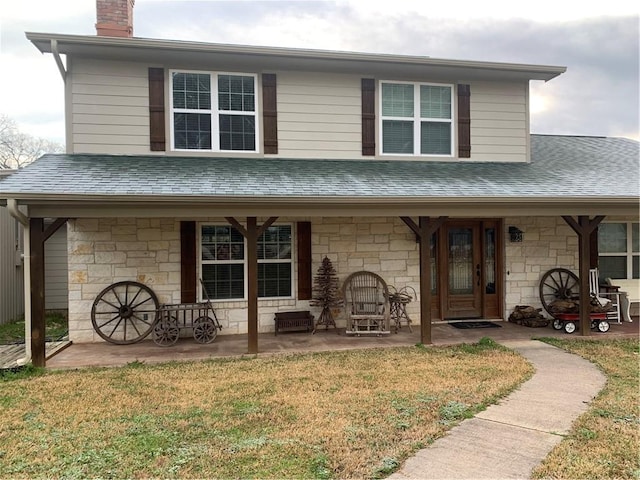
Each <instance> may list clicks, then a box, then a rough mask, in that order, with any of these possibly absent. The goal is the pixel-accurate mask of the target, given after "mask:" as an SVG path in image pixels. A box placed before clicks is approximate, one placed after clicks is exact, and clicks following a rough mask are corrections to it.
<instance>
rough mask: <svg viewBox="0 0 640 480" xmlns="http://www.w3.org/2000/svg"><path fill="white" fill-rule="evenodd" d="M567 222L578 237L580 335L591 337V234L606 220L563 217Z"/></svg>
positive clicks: (598, 217) (601, 217)
mask: <svg viewBox="0 0 640 480" xmlns="http://www.w3.org/2000/svg"><path fill="white" fill-rule="evenodd" d="M562 218H563V219H564V221H565V222H567V224H568V225H569V226H570V227H571V228H572V229H573V231H574V232H576V234H577V235H578V261H579V269H578V271H579V275H578V276H579V278H580V300H579V301H580V310H579V312H580V335H583V336H588V335H591V318H590V315H589V314H590V313H591V308H590V304H591V296H590V295H589V268H590V267H591V264H590V259H591V234H592V233H593V232H594V230H595V229H596V228H598V225H599V224H600V222H602V220H603V219H604V215H601V216H597V217H594V218H593V219H589V217H588V216H586V215H579V216H578V220H577V221H576V220H575V219H574V218H573V217H572V216H568V215H567V216H563V217H562Z"/></svg>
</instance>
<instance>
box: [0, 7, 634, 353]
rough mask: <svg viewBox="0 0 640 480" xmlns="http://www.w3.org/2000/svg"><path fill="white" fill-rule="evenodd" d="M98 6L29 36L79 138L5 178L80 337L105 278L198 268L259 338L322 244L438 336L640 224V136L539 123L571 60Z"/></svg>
mask: <svg viewBox="0 0 640 480" xmlns="http://www.w3.org/2000/svg"><path fill="white" fill-rule="evenodd" d="M97 4H98V23H97V25H96V27H97V35H96V36H84V35H66V34H50V33H27V38H28V39H29V40H30V41H31V42H32V43H33V44H34V45H35V47H36V48H38V49H39V50H40V51H41V52H43V53H50V54H52V57H53V59H54V60H55V61H56V63H57V65H58V67H59V69H60V73H61V75H62V76H63V78H64V88H65V99H66V100H65V115H66V117H65V118H66V145H67V153H66V154H62V155H45V156H44V157H42V158H41V159H39V160H38V161H36V162H35V163H33V164H32V165H30V166H28V167H27V168H25V169H23V170H22V171H20V172H18V173H16V174H14V175H12V176H11V177H9V178H8V179H6V180H4V181H2V182H0V196H1V197H2V198H4V199H6V202H7V204H8V205H10V206H12V207H13V209H14V210H15V209H16V208H22V209H23V211H25V212H26V213H25V216H26V217H27V218H28V219H29V226H30V228H29V234H30V236H31V239H32V245H33V247H32V252H35V253H34V255H35V257H36V258H37V256H38V251H39V250H38V249H39V245H41V244H42V243H43V242H44V238H46V236H47V235H48V234H49V233H50V231H45V230H44V229H43V227H42V219H43V218H56V219H58V220H59V221H58V222H57V224H61V223H64V222H65V221H66V223H67V226H68V263H69V329H70V332H69V333H70V338H71V340H73V341H74V342H93V341H102V339H101V338H100V337H99V336H98V335H97V334H96V331H95V329H94V328H92V322H91V318H90V312H91V309H92V304H93V302H94V299H95V298H96V296H97V295H98V294H99V293H100V292H101V291H102V290H103V289H104V288H106V287H108V286H109V285H111V284H113V283H114V282H119V281H130V280H134V281H137V282H140V283H142V284H145V285H148V286H149V287H150V288H151V289H152V290H153V292H155V293H156V294H157V296H158V298H159V301H160V302H162V303H179V302H194V301H199V300H202V298H203V291H202V288H201V287H200V284H199V281H198V280H199V279H202V280H203V282H204V285H205V286H206V289H207V291H208V293H209V296H210V297H212V299H213V300H214V302H215V305H216V309H217V312H218V317H219V319H220V320H221V322H222V324H223V327H224V329H223V330H222V334H238V333H246V334H247V336H248V344H249V351H250V352H255V351H257V349H258V345H257V334H258V332H267V331H272V330H273V314H274V312H277V311H279V310H301V309H309V300H310V299H311V296H312V287H313V275H314V273H315V272H316V270H317V267H318V266H319V265H320V263H321V261H322V259H323V258H324V257H325V256H327V257H329V258H330V260H331V261H332V262H333V265H334V267H335V269H336V271H337V273H338V276H339V277H340V279H344V278H345V277H347V276H348V275H349V274H350V273H352V272H355V271H359V270H369V271H373V272H376V273H378V274H379V275H381V276H382V277H383V278H384V279H385V280H386V281H387V283H389V284H391V285H394V286H396V287H402V286H405V285H409V286H412V287H414V288H415V290H416V291H417V292H418V296H419V299H418V301H415V302H412V303H411V304H410V305H409V310H410V312H409V313H410V315H411V316H412V317H413V318H414V321H416V323H418V322H419V323H420V324H421V338H422V341H423V342H425V343H429V342H430V341H431V323H432V322H434V321H442V320H449V319H460V318H485V319H503V318H506V316H508V315H509V312H510V311H511V310H512V309H513V307H514V306H515V305H519V304H531V305H539V303H540V299H539V293H538V292H539V282H540V278H541V276H542V275H543V274H544V273H545V272H546V271H547V270H549V269H552V268H555V267H565V268H568V269H571V270H573V271H580V272H582V273H584V272H586V271H588V270H585V268H586V269H588V268H589V266H590V265H592V264H593V263H594V262H595V263H597V248H596V245H595V244H594V242H593V240H594V238H595V234H594V233H593V232H594V231H595V229H596V227H597V226H598V224H599V223H600V222H601V221H603V219H604V221H615V222H616V224H622V225H624V226H625V229H626V230H625V232H627V231H628V236H629V239H631V235H632V232H635V233H633V234H634V235H637V226H638V143H637V142H634V141H631V140H626V139H614V138H596V137H575V136H545V135H531V134H530V129H529V115H530V105H529V84H530V82H531V81H549V80H552V79H553V78H555V77H556V76H558V75H560V74H562V73H563V72H564V71H565V67H560V66H546V65H523V64H513V63H496V62H480V61H462V60H446V59H438V58H431V57H416V56H401V55H383V54H367V53H353V52H337V51H321V50H302V49H294V48H271V47H255V46H242V45H226V44H210V43H199V42H187V41H174V40H158V39H147V38H137V37H134V36H133V27H132V7H133V1H132V0H109V1H105V0H101V1H99V2H97ZM63 56H64V57H66V58H65V59H63V58H62V57H63ZM57 224H56V223H54V224H53V225H52V226H53V227H55V226H56V225H57ZM627 227H628V228H627ZM625 235H627V233H625ZM634 238H635V237H634ZM624 241H625V242H626V238H625V240H624ZM629 241H630V242H632V241H633V242H636V243H634V244H633V245H637V238H636V239H631V240H629ZM633 248H636V247H633ZM622 256H623V257H624V258H623V259H622V260H621V261H623V262H625V268H626V265H627V264H629V268H628V271H629V276H631V271H632V270H633V271H635V270H637V263H638V253H637V251H636V252H635V254H634V252H632V251H628V252H625V253H622ZM592 257H593V258H592ZM634 269H635V270H634ZM33 270H34V271H32V274H31V282H32V297H31V298H32V302H34V303H35V306H33V312H34V313H33V315H34V321H33V323H34V327H33V332H34V335H35V336H36V337H38V338H40V337H41V335H39V334H38V333H37V331H38V328H40V326H39V325H40V324H39V322H40V321H39V320H38V308H39V307H38V306H37V305H38V302H39V301H40V300H39V296H38V295H39V294H38V293H37V292H38V291H40V290H42V288H41V287H42V285H41V282H42V275H41V272H39V268H38V267H37V265H36V266H35V267H34V269H33ZM626 274H627V273H626V271H625V275H626ZM585 277H586V275H585ZM581 279H582V277H581ZM584 281H586V279H585V280H584ZM582 285H583V286H584V285H585V284H584V283H582ZM34 292H35V293H34ZM585 295H586V294H585ZM583 319H584V318H583ZM140 320H141V321H143V320H147V319H140ZM587 320H588V319H587ZM340 321H341V320H340V319H338V323H339V324H340ZM585 324H586V323H583V324H582V326H583V327H584V325H585ZM115 328H122V326H121V325H114V329H115ZM585 330H586V331H587V332H588V326H587V327H586V328H585ZM583 333H584V330H583ZM34 345H35V344H34ZM38 348H39V347H38ZM34 355H35V353H34Z"/></svg>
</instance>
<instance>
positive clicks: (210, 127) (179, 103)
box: [169, 71, 259, 152]
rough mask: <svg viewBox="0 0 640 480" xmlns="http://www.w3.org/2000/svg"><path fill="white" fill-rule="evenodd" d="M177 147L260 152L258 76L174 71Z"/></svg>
mask: <svg viewBox="0 0 640 480" xmlns="http://www.w3.org/2000/svg"><path fill="white" fill-rule="evenodd" d="M169 77H170V82H171V85H170V89H171V138H172V145H173V149H174V150H187V151H191V150H200V151H212V152H225V151H245V152H257V151H258V138H257V137H258V133H257V132H258V131H259V129H258V125H257V123H258V116H257V114H256V112H257V110H258V107H257V105H258V103H257V87H256V85H257V77H256V75H253V74H236V73H218V72H194V71H171V74H170V76H169Z"/></svg>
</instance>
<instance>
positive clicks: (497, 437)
mask: <svg viewBox="0 0 640 480" xmlns="http://www.w3.org/2000/svg"><path fill="white" fill-rule="evenodd" d="M501 343H502V344H503V345H504V346H506V347H508V348H511V349H513V350H515V351H517V352H518V353H520V354H521V355H522V356H524V357H525V358H526V359H527V360H528V361H529V362H531V363H532V364H533V366H534V368H535V373H534V375H533V377H532V378H531V379H529V380H528V381H527V382H525V383H524V384H522V386H521V387H520V388H519V389H518V390H517V391H515V392H513V393H512V394H511V395H509V396H508V397H507V398H505V399H504V400H502V401H501V402H500V403H499V404H497V405H492V406H490V407H489V408H487V409H486V410H485V411H483V412H480V413H479V414H478V415H476V416H475V417H474V418H471V419H469V420H465V421H463V422H462V423H461V424H460V425H458V426H457V427H455V428H453V429H452V430H451V431H450V432H449V433H448V434H447V435H446V436H444V437H442V438H440V439H438V440H436V441H435V442H434V443H433V444H431V445H430V446H429V447H428V448H425V449H423V450H420V451H419V452H418V453H417V454H416V455H415V456H414V457H411V458H409V459H408V460H407V461H406V462H405V463H404V465H403V466H402V467H401V468H400V470H398V471H397V472H395V473H394V474H393V475H391V476H390V477H388V478H390V479H394V480H405V479H420V480H423V479H479V478H491V479H505V478H520V479H522V478H529V476H530V474H531V471H532V470H533V469H534V468H535V467H536V466H537V465H538V464H539V463H540V462H541V461H542V460H543V459H544V458H545V457H546V456H547V454H548V453H549V452H550V451H551V449H552V448H553V447H554V446H555V445H557V444H558V443H560V441H561V440H562V438H563V435H566V434H567V433H568V432H569V430H570V428H571V424H572V423H573V421H574V420H575V419H576V418H577V417H578V416H580V415H581V414H582V413H583V412H585V411H586V410H587V408H588V403H589V402H590V401H591V400H592V399H593V398H594V397H595V396H596V395H597V394H598V392H599V391H600V390H601V389H602V388H603V387H604V385H605V382H606V377H605V376H604V374H603V373H602V372H600V370H598V368H597V367H596V366H595V365H593V364H592V363H590V362H588V361H587V360H584V359H583V358H581V357H579V356H577V355H573V354H570V353H567V352H565V351H563V350H560V349H559V348H556V347H553V346H551V345H547V344H545V343H542V342H538V341H533V340H521V341H505V342H501Z"/></svg>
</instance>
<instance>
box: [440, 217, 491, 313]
mask: <svg viewBox="0 0 640 480" xmlns="http://www.w3.org/2000/svg"><path fill="white" fill-rule="evenodd" d="M481 227H482V223H481V222H479V221H465V222H455V221H454V222H447V223H446V224H445V225H444V226H443V227H442V228H443V229H444V232H443V233H444V235H443V237H444V238H443V240H445V242H446V251H445V252H443V254H444V255H442V257H444V258H443V260H444V262H443V263H444V265H443V267H444V268H443V273H444V278H442V283H441V285H442V287H443V293H444V298H443V300H444V301H443V304H444V305H443V307H444V312H443V313H444V315H443V316H444V318H445V319H456V318H480V317H482V287H481V285H482V279H483V258H482V228H481Z"/></svg>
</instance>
